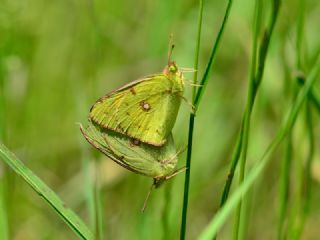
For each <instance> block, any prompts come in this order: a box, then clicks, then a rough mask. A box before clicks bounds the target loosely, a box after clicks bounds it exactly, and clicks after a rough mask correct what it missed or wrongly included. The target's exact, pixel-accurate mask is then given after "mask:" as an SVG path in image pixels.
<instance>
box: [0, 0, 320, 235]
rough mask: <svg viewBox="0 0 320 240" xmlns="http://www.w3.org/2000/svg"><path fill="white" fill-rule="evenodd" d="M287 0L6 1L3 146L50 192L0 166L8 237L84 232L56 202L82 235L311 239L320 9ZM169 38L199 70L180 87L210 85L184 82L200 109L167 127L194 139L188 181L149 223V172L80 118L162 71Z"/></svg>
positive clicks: (177, 54) (1, 30) (169, 193)
mask: <svg viewBox="0 0 320 240" xmlns="http://www.w3.org/2000/svg"><path fill="white" fill-rule="evenodd" d="M231 2H232V8H231V9H230V12H228V11H227V14H226V10H227V9H228V6H229V5H228V4H230V3H231ZM258 2H259V3H260V4H261V5H256V7H255V4H257V3H258ZM278 3H279V2H278V1H265V0H263V1H258V0H257V1H249V0H244V1H191V0H186V1H182V0H175V1H169V0H161V1H160V0H157V1H130V0H121V1H102V0H96V1H91V0H89V1H62V0H60V1H59V0H58V1H51V2H48V1H40V0H29V1H18V0H2V1H1V4H0V5H1V7H0V36H1V38H0V136H1V142H2V143H4V144H5V145H6V146H8V148H9V149H10V150H11V151H12V152H14V153H16V154H17V155H18V156H19V159H21V160H23V162H24V164H25V165H27V166H28V168H30V169H32V170H33V172H34V173H36V174H37V176H38V177H35V176H34V174H33V173H31V172H30V171H29V170H28V171H26V172H27V175H25V177H26V179H27V180H28V181H30V176H33V177H34V178H32V179H33V180H34V179H37V181H36V183H40V182H41V181H40V180H39V179H40V178H41V179H42V181H43V182H46V183H47V184H48V185H50V186H51V188H52V189H54V190H55V193H52V192H50V195H49V196H47V198H48V201H43V199H42V198H39V197H38V195H37V194H35V192H34V191H33V190H31V189H30V187H29V186H28V185H27V184H25V180H24V179H23V178H20V177H15V175H16V174H15V171H11V170H10V169H11V168H10V169H9V168H7V167H5V166H6V164H1V165H0V188H2V189H4V190H5V191H2V190H1V189H0V190H1V191H0V195H1V196H0V214H1V216H0V222H1V224H0V230H1V233H0V236H1V237H3V236H4V238H6V237H7V238H8V239H21V238H23V239H48V240H51V239H54V240H55V239H77V237H78V236H80V235H79V234H78V236H77V235H76V234H75V233H74V232H73V231H71V230H70V228H69V227H68V225H67V224H65V222H63V221H61V218H62V219H65V221H68V220H67V218H68V216H69V215H68V214H67V215H64V217H63V215H60V213H59V212H63V211H64V210H65V209H64V208H63V205H59V204H60V200H59V201H57V203H58V204H57V203H55V202H54V201H52V199H55V197H52V196H57V195H59V196H60V197H59V198H61V199H63V201H64V202H65V203H66V204H67V206H69V207H70V209H72V210H73V212H74V213H76V214H77V216H78V217H77V216H75V215H74V213H72V215H73V216H75V218H78V219H80V218H81V219H83V222H84V223H87V227H86V226H85V225H84V224H83V225H82V224H81V225H82V226H83V227H79V226H78V225H77V224H73V225H72V223H70V224H71V225H72V226H73V227H72V228H73V229H74V230H75V232H76V233H79V232H81V230H79V229H82V230H83V229H88V228H91V230H92V232H94V235H95V237H96V238H97V239H128V236H130V239H133V240H134V239H139V240H141V239H142V240H143V239H178V238H179V234H180V232H179V229H180V228H181V233H182V234H181V235H180V236H182V239H184V238H185V239H197V238H199V239H209V238H211V237H213V236H214V235H216V236H217V239H232V237H233V236H237V238H238V239H262V240H263V239H277V238H278V239H285V238H288V239H289V238H293V239H299V238H301V239H317V238H318V236H319V227H318V225H319V224H318V222H319V221H320V217H319V216H320V214H319V213H320V206H319V204H318V202H319V199H320V190H319V189H320V188H319V183H320V180H319V179H320V175H319V170H318V169H319V161H318V160H319V156H320V155H319V154H320V153H319V149H318V148H317V147H316V146H318V145H319V139H320V138H319V137H320V126H319V116H320V115H319V113H320V111H319V109H320V108H319V106H320V104H319V103H320V100H319V99H320V98H319V96H320V95H319V92H320V90H319V88H320V83H319V81H316V80H317V79H319V76H318V75H317V73H316V70H314V69H316V68H318V66H319V60H317V59H318V55H319V52H320V42H319V37H318V35H319V34H318V25H319V24H318V23H319V21H320V15H319V14H318V13H319V11H320V3H319V2H318V1H315V0H307V1H304V0H294V1H290V3H289V2H286V1H282V4H281V5H280V8H278V5H273V4H278ZM199 4H200V6H199ZM201 9H203V12H202V11H200V14H199V10H201ZM276 9H279V12H278V14H277V11H278V10H276ZM258 12H259V13H260V14H257V13H258ZM225 16H227V17H225ZM275 16H277V17H276V18H275ZM198 19H200V21H199V20H198ZM201 19H202V21H201ZM224 19H225V20H226V21H224ZM275 19H276V21H275ZM221 24H224V25H223V26H224V27H223V28H221ZM220 29H222V31H223V34H221V30H220ZM271 29H273V30H272V31H270V30H271ZM219 32H220V34H219ZM271 32H272V34H271ZM171 33H173V36H174V42H175V46H176V47H175V51H174V54H173V59H175V60H176V62H177V63H178V64H179V67H180V68H181V67H189V68H190V67H194V68H195V69H197V72H195V73H194V74H190V75H188V74H187V73H186V74H185V76H184V77H185V79H186V80H188V81H189V80H190V79H192V78H194V81H195V82H197V84H202V85H203V86H202V88H191V87H188V86H187V87H186V89H185V93H184V95H185V96H186V98H188V99H193V100H192V101H193V103H194V105H195V106H196V107H197V111H196V115H193V114H191V116H189V115H190V109H189V108H188V107H187V106H186V105H185V104H182V106H181V108H180V111H181V112H180V113H179V114H178V117H177V119H176V124H175V127H174V128H173V136H174V139H175V145H176V146H177V149H183V148H185V147H186V145H187V144H188V143H189V144H188V151H186V152H185V153H183V154H181V156H179V161H178V164H177V165H178V166H177V168H180V167H184V165H185V163H184V160H185V158H186V155H188V158H187V159H188V161H187V166H188V168H187V170H186V181H185V182H184V178H183V174H179V175H177V176H176V177H175V178H173V179H172V180H170V181H168V182H167V183H165V184H163V186H161V187H160V188H159V189H158V190H157V191H155V192H154V193H153V194H152V195H151V197H150V200H149V203H148V208H147V209H146V211H145V213H144V214H141V213H140V209H141V207H142V204H143V201H144V199H145V195H146V194H147V192H148V190H149V187H150V184H151V179H148V178H146V177H144V176H139V175H136V174H131V173H130V172H128V171H125V170H123V169H122V168H121V167H119V166H118V165H117V164H115V163H114V162H112V161H109V160H107V159H106V158H105V157H104V156H103V155H102V154H99V153H98V152H97V151H96V150H95V149H93V148H92V147H90V145H89V144H87V142H86V141H85V139H84V138H83V136H82V135H81V133H80V132H79V128H78V125H77V124H75V123H76V122H86V120H87V117H88V109H90V106H91V105H92V103H93V102H94V101H95V100H96V99H97V96H103V95H104V94H105V93H108V92H111V91H112V90H113V89H117V88H119V87H120V86H122V85H124V84H126V83H128V82H130V81H132V79H138V78H139V77H140V76H145V75H147V74H149V73H156V72H159V69H160V68H161V67H162V66H163V63H164V62H166V61H167V56H166V54H167V48H168V47H167V46H168V38H169V36H170V34H171ZM217 36H219V37H218V40H219V39H220V40H219V41H218V40H217ZM200 43H201V44H200ZM207 66H208V67H207ZM261 70H263V71H261ZM197 78H198V80H197ZM256 79H259V80H258V81H256ZM197 89H201V90H200V91H196V90H197ZM192 96H193V97H192ZM189 101H191V100H189ZM200 105H201V106H200ZM188 120H189V121H188ZM283 120H284V121H283ZM189 123H190V125H189ZM189 126H190V127H189ZM280 126H282V127H280ZM188 129H189V130H188ZM169 132H170V131H169ZM188 134H189V141H188ZM191 143H192V145H191ZM270 143H271V145H270ZM1 146H2V145H1ZM268 146H269V147H268ZM2 153H9V152H8V151H7V149H6V150H5V151H2ZM191 153H192V154H191ZM191 155H192V159H191ZM6 156H12V155H11V153H10V154H9V155H8V154H2V157H1V159H4V160H5V162H6V163H10V164H13V165H11V166H12V167H13V169H16V170H19V169H20V168H16V166H15V164H18V166H21V165H19V164H20V163H21V162H20V161H11V160H13V158H11V157H10V158H9V159H8V158H7V157H6ZM191 160H192V164H191ZM0 162H1V163H5V162H3V161H0ZM190 166H191V167H190ZM239 166H242V167H241V171H239V170H240V168H239ZM21 169H23V170H26V168H21ZM21 169H20V170H19V171H20V172H21ZM26 172H24V171H22V172H21V173H22V174H25V173H26ZM29 174H30V176H29ZM239 177H240V183H239V181H234V180H238V178H239ZM31 182H32V181H31ZM231 183H232V184H231ZM40 185H41V184H40ZM184 186H186V187H185V189H186V191H185V192H184ZM225 186H226V187H225ZM3 187H4V188H3ZM37 190H40V189H39V188H37ZM51 193H52V195H51ZM184 193H185V194H184ZM220 200H221V201H220ZM240 201H241V202H242V207H241V211H238V213H236V210H235V209H236V208H237V206H238V205H239V202H240ZM183 202H184V203H183ZM46 203H49V205H50V204H54V205H50V206H55V205H57V206H60V207H61V208H57V211H55V212H54V211H52V209H50V208H48V207H47V204H46ZM183 205H184V207H183ZM218 209H220V210H218ZM4 210H6V211H4ZM182 210H183V211H184V214H183V218H182V219H183V220H182V221H181V216H182V214H181V211H182ZM56 213H58V215H57V214H56ZM68 213H69V212H68ZM59 216H60V217H59ZM235 216H236V217H235ZM237 218H238V219H239V221H238V225H237V224H236V227H235V228H236V229H237V230H236V232H237V234H233V231H232V229H233V228H234V222H237V221H235V219H237ZM71 219H72V217H71ZM2 222H3V223H4V224H2ZM69 222H70V221H69ZM181 222H182V223H183V224H181ZM84 232H89V231H84ZM235 238H236V237H235Z"/></svg>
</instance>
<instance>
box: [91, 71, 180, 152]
mask: <svg viewBox="0 0 320 240" xmlns="http://www.w3.org/2000/svg"><path fill="white" fill-rule="evenodd" d="M178 95H179V94H178V93H177V92H174V90H173V88H172V81H170V80H169V79H168V78H167V77H166V76H165V75H163V74H159V75H155V76H151V77H148V78H146V79H143V80H140V81H136V82H133V83H132V84H129V85H126V86H124V87H122V88H120V89H118V90H116V91H115V92H112V93H111V94H108V95H106V96H105V97H103V98H101V99H99V100H98V101H97V102H96V104H95V105H94V106H93V107H92V109H91V112H90V118H91V119H92V121H93V122H95V123H96V124H98V125H100V126H101V127H103V128H107V129H111V130H114V131H116V132H119V133H122V134H125V135H128V136H130V137H133V138H136V139H139V140H140V141H142V142H145V143H149V144H152V145H156V146H160V145H163V144H164V143H165V141H166V138H167V137H168V135H169V133H170V132H171V129H172V127H173V124H174V122H175V119H176V116H177V113H178V109H179V106H180V97H179V96H178Z"/></svg>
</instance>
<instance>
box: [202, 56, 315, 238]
mask: <svg viewBox="0 0 320 240" xmlns="http://www.w3.org/2000/svg"><path fill="white" fill-rule="evenodd" d="M319 72H320V55H318V58H317V61H316V63H315V65H314V67H313V69H312V71H311V72H310V75H309V76H308V78H307V82H306V84H305V86H304V87H303V89H301V91H300V93H299V95H298V97H297V98H296V100H295V102H294V104H293V105H292V107H291V109H290V113H289V115H288V117H287V118H286V121H285V122H284V124H283V125H282V127H281V128H280V130H279V131H278V133H277V135H276V137H275V138H274V140H273V141H272V142H271V144H270V145H269V146H268V148H267V149H266V151H265V152H264V154H263V155H262V157H261V159H260V160H259V161H257V163H256V164H255V165H254V167H253V168H252V169H251V171H250V172H249V173H248V175H247V177H246V178H245V180H244V181H243V183H242V184H241V185H240V186H239V188H238V189H237V190H236V191H235V192H234V194H233V195H232V196H231V198H230V199H229V200H228V201H227V202H226V203H225V205H224V206H223V207H222V208H221V209H220V210H219V212H218V213H217V214H216V215H215V216H214V217H213V218H212V220H211V221H210V222H209V224H208V226H207V227H206V228H205V229H204V230H203V231H202V233H201V234H200V235H199V237H198V240H209V239H212V238H213V237H214V236H215V235H216V234H217V232H218V231H219V229H220V228H221V227H222V226H223V224H224V223H225V221H226V220H227V219H228V217H229V215H230V214H231V213H232V211H233V210H234V208H235V207H237V205H238V204H239V202H240V201H241V199H242V198H243V196H245V194H246V193H247V191H248V190H249V189H250V188H251V187H252V186H253V184H254V183H255V181H256V180H257V178H258V177H259V176H261V173H262V172H263V170H264V168H265V167H266V165H267V163H268V162H269V161H270V159H271V158H270V156H271V154H272V153H273V152H274V151H275V149H276V148H277V147H278V146H279V145H280V143H281V142H282V141H283V140H284V139H285V138H286V137H287V136H288V134H289V133H290V132H291V129H292V127H293V125H294V123H295V121H296V118H297V115H298V113H299V111H300V109H301V108H302V106H303V103H304V101H305V99H306V98H307V96H308V93H309V91H310V89H311V87H312V85H313V84H314V83H315V81H316V80H317V78H318V76H319Z"/></svg>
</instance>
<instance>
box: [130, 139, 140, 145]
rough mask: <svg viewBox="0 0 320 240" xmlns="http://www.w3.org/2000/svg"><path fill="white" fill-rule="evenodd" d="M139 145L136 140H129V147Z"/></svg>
mask: <svg viewBox="0 0 320 240" xmlns="http://www.w3.org/2000/svg"><path fill="white" fill-rule="evenodd" d="M140 143H141V142H140V141H139V140H138V139H136V138H131V139H130V145H131V146H139V145H140Z"/></svg>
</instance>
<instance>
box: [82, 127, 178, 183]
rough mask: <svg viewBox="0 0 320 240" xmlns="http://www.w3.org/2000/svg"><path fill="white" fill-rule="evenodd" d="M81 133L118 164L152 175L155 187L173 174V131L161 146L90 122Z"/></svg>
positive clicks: (174, 152)
mask: <svg viewBox="0 0 320 240" xmlns="http://www.w3.org/2000/svg"><path fill="white" fill-rule="evenodd" d="M80 129H81V132H82V134H83V135H84V137H85V138H86V139H87V141H88V142H89V143H90V144H91V145H92V146H93V147H95V148H97V149H98V150H100V151H101V152H102V153H104V154H105V155H106V156H108V157H109V158H111V159H112V160H113V161H115V162H116V163H118V164H119V165H121V166H123V167H125V168H127V169H129V170H130V171H132V172H135V173H138V174H142V175H145V176H149V177H152V178H153V179H154V186H155V187H158V186H159V185H161V183H162V182H164V181H165V180H167V179H169V178H171V177H172V176H174V175H176V174H177V173H178V172H180V170H178V171H177V170H175V167H176V164H177V161H178V158H177V155H178V154H177V151H176V148H175V146H174V143H173V138H172V134H170V135H169V137H168V140H167V142H166V143H165V144H164V145H163V146H161V147H155V146H152V145H149V144H145V143H142V142H139V141H137V140H135V139H132V138H128V137H126V136H124V135H122V134H119V133H116V132H114V131H111V130H108V129H102V128H101V127H99V126H96V125H95V124H94V123H91V122H90V121H89V125H88V126H87V127H86V128H84V127H82V126H80Z"/></svg>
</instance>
